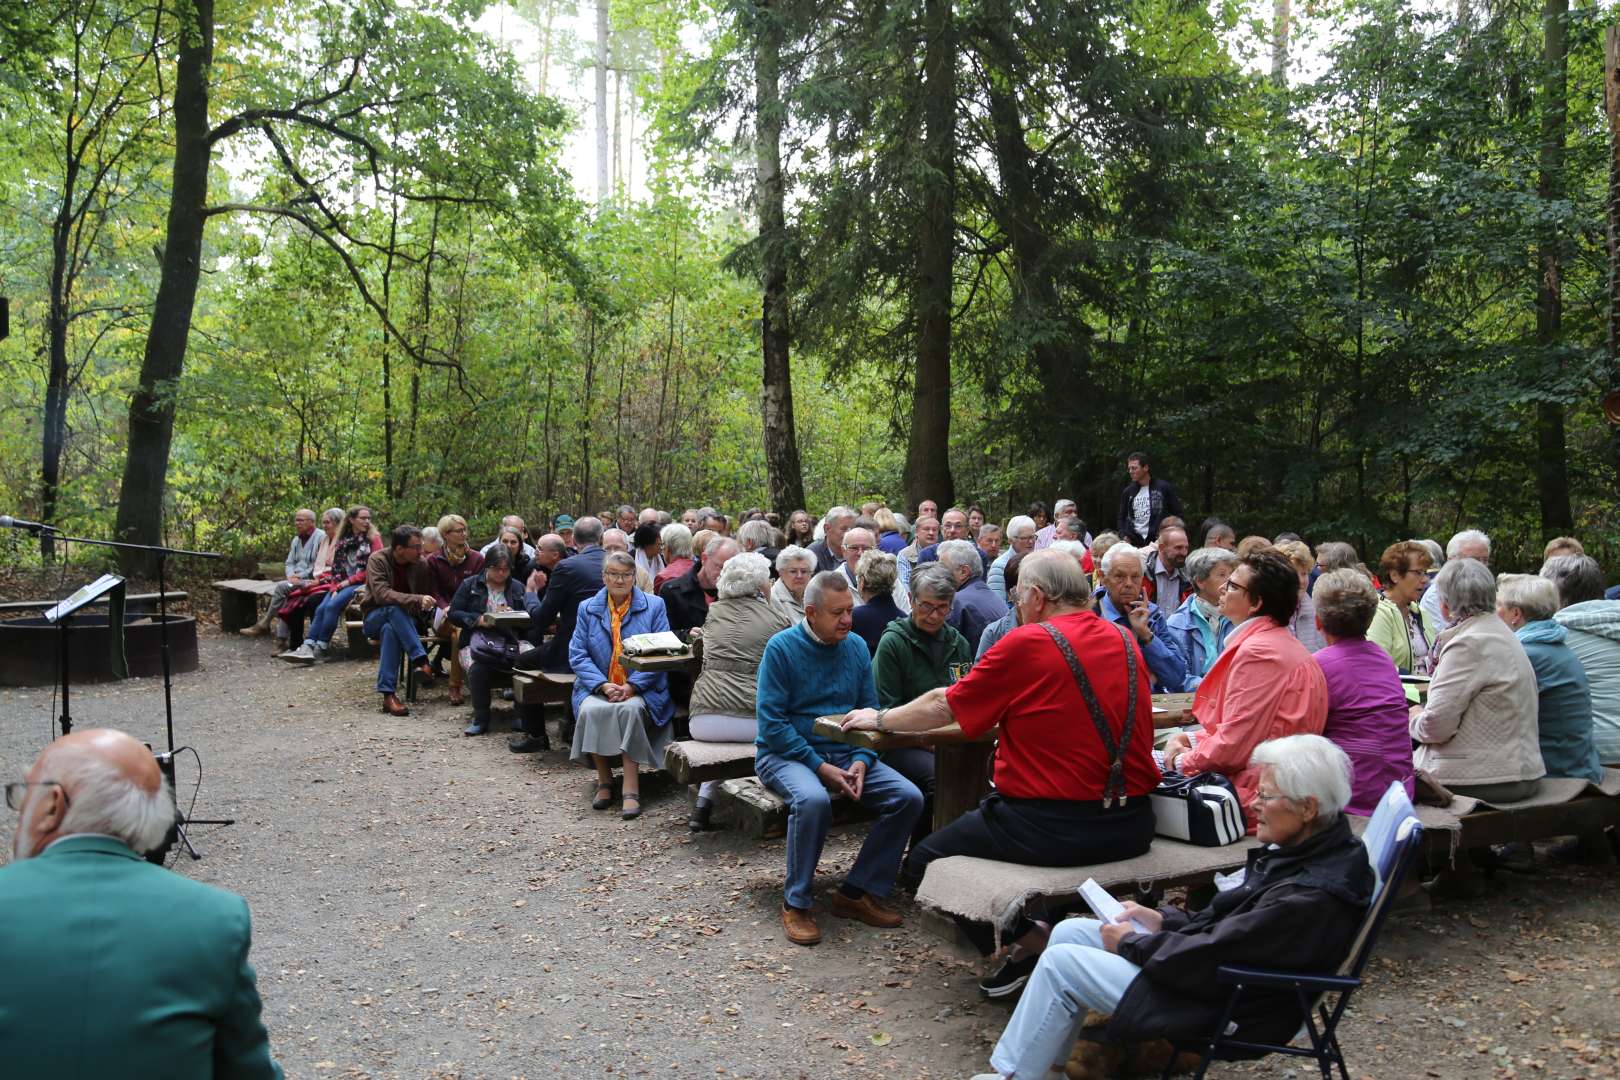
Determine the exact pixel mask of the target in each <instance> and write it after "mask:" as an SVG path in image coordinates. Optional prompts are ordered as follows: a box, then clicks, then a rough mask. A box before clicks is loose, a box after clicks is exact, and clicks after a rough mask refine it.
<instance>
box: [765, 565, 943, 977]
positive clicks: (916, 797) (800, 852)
mask: <svg viewBox="0 0 1620 1080" xmlns="http://www.w3.org/2000/svg"><path fill="white" fill-rule="evenodd" d="M854 609H855V597H854V596H853V595H852V594H851V593H850V590H849V582H848V581H847V580H845V578H844V576H843V575H842V574H841V573H839V572H838V571H836V570H828V571H824V572H822V573H820V574H817V575H816V576H815V577H814V578H811V579H810V584H809V585H807V586H806V587H805V590H804V622H802V623H800V624H798V625H797V626H793V627H790V628H789V629H787V630H783V631H781V632H780V633H778V634H777V635H776V636H775V637H773V638H771V640H770V641H769V642H767V643H766V645H765V656H764V658H763V659H762V660H761V661H760V665H759V680H758V691H757V695H756V698H755V715H756V716H757V717H758V718H759V737H758V738H757V739H756V740H755V745H756V746H757V747H758V751H757V754H756V757H755V760H754V771H755V772H756V773H757V774H758V775H759V778H760V780H761V781H762V782H763V783H764V784H765V786H766V787H769V788H770V789H771V790H772V791H774V792H776V793H777V794H778V795H780V796H781V797H782V798H783V799H785V800H786V801H787V804H788V830H787V883H786V887H785V888H784V890H783V903H782V930H783V932H784V933H785V934H786V935H787V938H788V940H789V941H791V942H793V943H794V944H796V945H814V944H815V943H816V942H818V941H820V940H821V931H820V929H819V928H818V927H817V926H816V921H815V919H814V917H812V916H811V914H810V905H811V889H812V886H813V885H814V883H815V878H816V864H817V863H818V862H819V861H820V860H821V848H822V845H823V844H824V843H825V842H826V840H827V827H828V825H829V824H830V823H831V820H832V800H831V794H832V793H836V794H839V795H843V796H846V797H848V798H851V799H856V800H858V801H859V802H861V803H862V804H863V805H866V806H869V807H871V808H872V809H874V810H876V811H877V813H878V820H877V823H876V824H875V825H873V826H872V831H871V833H870V834H869V835H868V836H867V838H866V843H864V844H862V845H861V853H860V855H859V856H858V857H857V858H856V860H855V866H854V867H853V868H852V869H851V870H850V872H849V876H848V877H847V878H846V879H845V880H844V883H843V884H842V885H840V886H839V887H838V892H837V893H836V894H834V896H833V900H832V913H833V914H834V915H837V916H839V917H840V918H845V919H856V920H859V921H860V922H864V923H866V924H867V925H869V926H877V927H884V928H893V927H896V926H899V925H900V921H901V920H900V916H899V915H898V914H896V913H895V912H893V911H891V910H889V909H888V908H886V907H884V906H882V905H881V904H879V903H878V901H877V898H878V897H884V896H888V895H889V892H890V890H892V889H893V888H894V878H895V874H896V873H897V872H898V871H899V869H900V858H901V856H902V855H903V854H904V853H905V849H906V838H907V837H908V836H910V835H911V827H912V825H913V824H914V823H915V822H916V820H917V816H918V815H919V814H921V813H922V805H923V798H922V793H921V792H919V791H918V790H917V788H916V786H915V785H914V784H912V783H911V781H909V780H907V779H906V778H905V777H903V776H901V775H900V774H899V773H897V772H895V771H894V770H893V769H891V768H889V767H888V766H886V765H884V764H883V763H882V762H880V761H878V760H877V755H876V754H874V753H873V752H872V751H870V750H867V749H865V748H861V747H854V746H848V745H845V744H844V743H840V742H834V741H832V740H830V739H823V738H821V737H820V736H818V735H816V734H815V732H814V730H813V725H814V724H815V722H816V717H818V716H843V715H844V714H845V713H847V712H849V710H851V709H856V708H876V707H877V703H878V700H877V688H876V687H875V686H874V685H873V683H872V660H871V657H870V655H869V654H868V653H867V649H866V644H865V642H863V641H861V639H859V638H852V637H850V636H849V630H850V625H851V622H852V620H851V618H850V613H851V612H852V611H853V610H854Z"/></svg>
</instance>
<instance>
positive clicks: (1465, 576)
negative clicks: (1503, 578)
mask: <svg viewBox="0 0 1620 1080" xmlns="http://www.w3.org/2000/svg"><path fill="white" fill-rule="evenodd" d="M1433 587H1434V588H1435V589H1436V590H1438V591H1439V594H1440V614H1441V615H1442V617H1444V618H1445V620H1446V621H1447V622H1448V623H1449V624H1450V625H1449V627H1448V628H1447V629H1446V630H1445V631H1444V632H1442V633H1441V635H1440V641H1439V646H1440V659H1439V661H1438V662H1437V663H1436V664H1435V668H1434V681H1433V682H1432V683H1430V684H1429V700H1428V702H1427V703H1426V704H1425V705H1423V706H1421V707H1418V706H1414V707H1413V709H1412V719H1411V722H1410V724H1409V730H1410V732H1411V734H1412V739H1413V741H1415V742H1417V743H1418V744H1419V745H1418V748H1417V750H1416V751H1415V753H1414V757H1413V761H1414V763H1415V764H1416V765H1417V767H1418V768H1420V769H1423V770H1426V771H1427V772H1429V773H1430V774H1431V775H1433V776H1434V778H1435V779H1436V780H1438V781H1439V782H1440V783H1442V784H1444V785H1445V786H1446V787H1448V788H1450V789H1451V790H1452V791H1453V792H1455V793H1457V794H1458V795H1468V796H1472V797H1473V798H1476V799H1483V800H1485V801H1486V802H1517V801H1518V800H1520V799H1528V798H1529V797H1530V796H1532V795H1534V794H1535V793H1536V789H1537V788H1539V787H1540V786H1541V777H1542V776H1544V775H1546V771H1547V770H1546V767H1545V766H1544V765H1543V764H1542V761H1541V744H1540V736H1539V734H1538V730H1537V727H1536V711H1537V704H1536V672H1535V669H1534V668H1533V667H1531V666H1530V658H1529V657H1528V656H1526V655H1525V652H1524V648H1523V646H1521V645H1520V644H1519V641H1518V639H1517V638H1516V637H1514V636H1513V631H1512V630H1510V629H1509V628H1508V625H1507V623H1505V622H1503V621H1502V620H1501V619H1499V618H1497V617H1496V579H1495V578H1493V577H1491V571H1490V568H1489V567H1487V566H1486V565H1485V564H1484V563H1482V562H1480V561H1479V560H1477V559H1452V560H1451V561H1450V562H1448V563H1446V565H1445V569H1443V570H1441V571H1440V576H1439V577H1437V578H1435V579H1434V586H1433Z"/></svg>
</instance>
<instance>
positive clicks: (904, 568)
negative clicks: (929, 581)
mask: <svg viewBox="0 0 1620 1080" xmlns="http://www.w3.org/2000/svg"><path fill="white" fill-rule="evenodd" d="M915 533H916V535H915V536H914V537H913V538H912V541H911V543H909V544H907V545H906V546H905V547H903V548H901V549H900V554H898V555H896V556H895V565H896V569H898V570H899V572H900V587H901V588H903V589H906V588H910V587H911V572H912V571H913V570H915V569H916V568H917V555H918V554H919V553H920V552H921V551H922V549H923V548H928V547H933V546H934V545H935V544H937V543H939V519H938V518H935V517H922V518H918V519H917V527H916V530H915Z"/></svg>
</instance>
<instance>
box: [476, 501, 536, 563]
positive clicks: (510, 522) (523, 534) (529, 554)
mask: <svg viewBox="0 0 1620 1080" xmlns="http://www.w3.org/2000/svg"><path fill="white" fill-rule="evenodd" d="M508 529H511V530H513V531H514V532H516V533H517V535H518V550H519V553H520V554H521V555H522V558H516V557H514V558H513V559H512V576H513V577H521V576H524V575H519V574H518V570H519V569H520V568H521V567H523V566H525V565H527V563H528V560H530V559H533V558H534V548H533V547H531V546H530V545H529V527H528V526H527V525H525V524H523V519H522V518H520V517H518V516H517V515H516V514H507V515H506V516H505V517H503V518H501V531H500V532H498V533H496V534H495V539H493V540H491V541H490V542H489V543H487V544H485V545H484V546H483V548H482V549H480V550H479V552H478V553H479V554H480V555H488V554H489V552H490V549H491V548H493V547H494V546H495V545H497V544H503V543H505V542H506V536H505V535H504V534H505V533H506V530H508Z"/></svg>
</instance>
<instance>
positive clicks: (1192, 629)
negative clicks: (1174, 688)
mask: <svg viewBox="0 0 1620 1080" xmlns="http://www.w3.org/2000/svg"><path fill="white" fill-rule="evenodd" d="M1237 561H1238V557H1237V554H1236V553H1235V552H1231V551H1227V550H1226V549H1225V548H1218V547H1201V548H1199V549H1198V550H1197V551H1194V552H1192V553H1191V554H1190V555H1188V556H1187V562H1186V570H1187V575H1188V576H1189V577H1190V578H1192V592H1191V593H1189V594H1188V596H1187V599H1185V600H1183V601H1182V602H1181V606H1180V607H1179V608H1177V609H1176V610H1175V611H1174V612H1172V613H1171V615H1170V617H1169V618H1168V619H1166V620H1165V627H1166V629H1167V630H1169V632H1170V635H1171V637H1173V638H1175V640H1176V646H1177V648H1176V651H1177V652H1179V653H1181V657H1182V659H1183V660H1186V661H1187V681H1186V682H1184V683H1182V684H1181V689H1182V692H1183V693H1192V692H1193V691H1195V690H1197V689H1198V684H1199V683H1201V682H1203V681H1204V676H1205V675H1206V674H1208V672H1209V669H1210V668H1212V667H1214V666H1215V659H1216V658H1217V657H1218V656H1220V655H1221V650H1223V649H1225V648H1226V639H1227V638H1228V637H1230V636H1231V634H1232V620H1231V619H1228V618H1227V617H1226V616H1224V615H1222V614H1221V587H1222V586H1224V585H1225V584H1226V579H1227V578H1228V577H1230V576H1231V575H1232V569H1233V568H1234V567H1235V566H1237Z"/></svg>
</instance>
